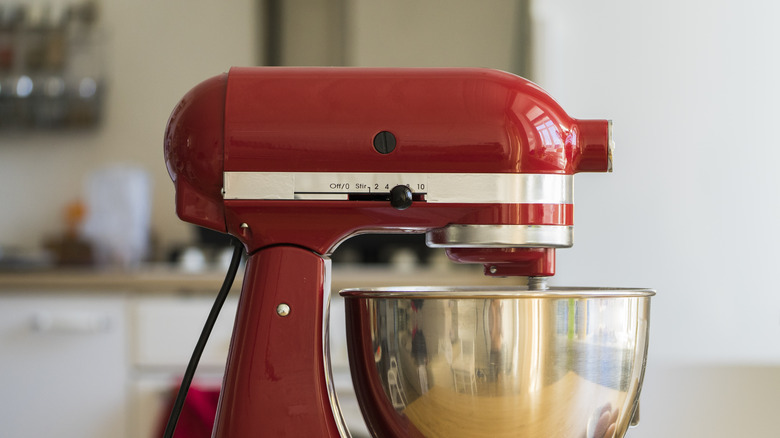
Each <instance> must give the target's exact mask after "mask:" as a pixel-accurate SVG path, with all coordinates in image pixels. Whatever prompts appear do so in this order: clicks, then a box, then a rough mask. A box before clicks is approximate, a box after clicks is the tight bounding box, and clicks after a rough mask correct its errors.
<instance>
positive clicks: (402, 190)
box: [390, 186, 412, 210]
mask: <svg viewBox="0 0 780 438" xmlns="http://www.w3.org/2000/svg"><path fill="white" fill-rule="evenodd" d="M390 205H392V206H393V208H395V209H397V210H406V209H407V208H409V207H411V206H412V189H410V188H409V187H407V186H395V187H393V188H392V189H391V190H390Z"/></svg>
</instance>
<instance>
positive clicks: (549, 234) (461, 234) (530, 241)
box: [425, 225, 574, 248]
mask: <svg viewBox="0 0 780 438" xmlns="http://www.w3.org/2000/svg"><path fill="white" fill-rule="evenodd" d="M573 228H574V227H572V226H570V225H447V226H446V227H444V228H437V229H435V230H431V231H428V232H427V233H425V243H426V244H427V245H428V246H429V247H431V248H522V247H534V248H539V247H542V248H569V247H571V246H572V244H573V243H574V240H573Z"/></svg>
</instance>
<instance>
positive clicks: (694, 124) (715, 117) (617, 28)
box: [535, 0, 780, 437]
mask: <svg viewBox="0 0 780 438" xmlns="http://www.w3.org/2000/svg"><path fill="white" fill-rule="evenodd" d="M777 16H780V4H778V3H776V2H768V1H760V0H740V1H736V0H731V1H729V0H716V1H709V2H700V1H693V0H657V1H653V2H626V1H620V0H593V1H581V0H543V1H537V2H536V7H535V17H536V22H537V25H538V27H537V31H538V32H537V33H536V36H537V40H536V53H537V56H536V61H537V64H536V67H537V69H538V70H537V73H538V74H537V78H536V79H537V81H538V82H539V83H540V85H542V86H543V87H544V88H546V89H547V90H548V91H549V92H550V93H551V94H552V95H553V96H555V97H556V98H557V99H558V100H559V101H560V102H561V104H562V105H563V107H564V108H566V109H567V111H569V113H570V114H571V115H573V116H575V117H603V118H611V119H613V120H614V128H615V138H616V142H617V149H616V154H615V172H614V173H613V174H609V175H595V174H594V175H585V174H582V175H578V176H577V177H575V181H576V182H575V245H574V248H572V249H569V250H562V251H558V254H559V258H558V272H559V274H558V275H557V279H556V282H557V284H578V285H581V284H584V285H612V286H646V287H654V288H656V289H657V291H658V295H657V296H656V297H655V298H654V299H653V305H652V306H653V309H652V316H651V336H650V352H649V358H648V367H647V375H646V378H645V384H644V390H643V392H642V419H641V421H640V425H639V427H638V428H637V429H635V430H632V431H631V432H630V433H629V434H628V436H630V437H662V436H663V437H689V436H702V437H704V436H706V437H730V436H750V437H774V436H777V431H776V424H775V423H776V421H775V419H774V418H773V417H772V414H771V412H773V411H777V406H778V405H777V392H776V389H777V382H779V381H780V367H778V365H780V291H779V290H778V289H779V288H778V286H777V279H776V275H775V274H776V273H777V264H778V255H777V248H778V247H780V229H778V227H777V226H776V224H777V223H778V222H780V196H779V195H780V172H778V171H777V169H776V163H778V162H780V148H778V146H780V145H779V144H778V142H779V141H780V140H778V138H777V135H775V133H774V131H775V130H776V128H775V127H776V125H777V120H778V116H780V107H778V105H777V102H778V100H780V82H778V77H780V52H778V42H780V27H778V26H777V25H776V17H777Z"/></svg>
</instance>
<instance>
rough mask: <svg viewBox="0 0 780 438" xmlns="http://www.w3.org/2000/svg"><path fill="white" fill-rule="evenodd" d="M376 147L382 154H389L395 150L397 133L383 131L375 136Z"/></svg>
mask: <svg viewBox="0 0 780 438" xmlns="http://www.w3.org/2000/svg"><path fill="white" fill-rule="evenodd" d="M374 149H376V151H377V152H379V153H380V154H389V153H390V152H393V150H395V135H393V133H392V132H390V131H382V132H380V133H379V134H377V135H375V136H374Z"/></svg>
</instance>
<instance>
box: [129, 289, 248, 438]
mask: <svg viewBox="0 0 780 438" xmlns="http://www.w3.org/2000/svg"><path fill="white" fill-rule="evenodd" d="M213 302H214V296H213V295H208V294H197V295H186V294H176V293H167V294H166V293H155V294H153V295H152V294H145V295H143V294H141V295H138V296H136V297H133V298H132V299H131V300H130V303H129V318H130V322H129V345H130V364H131V379H130V381H131V400H130V418H131V428H130V433H131V435H130V436H131V437H132V438H152V437H156V435H155V433H157V432H158V429H159V427H160V424H161V421H165V419H166V418H167V414H168V411H167V409H168V405H169V403H170V399H171V396H172V394H173V393H174V391H175V390H176V389H177V387H178V384H179V383H180V382H181V377H182V375H183V374H184V371H185V369H186V367H187V363H188V362H189V360H190V356H191V355H192V351H193V349H194V348H195V344H196V342H197V340H198V337H199V336H200V333H201V330H202V329H203V325H204V323H205V322H206V317H207V316H208V314H209V312H210V310H211V307H212V305H213ZM237 305H238V300H237V297H231V298H229V299H228V300H227V301H226V302H225V305H224V306H223V307H222V311H221V312H220V315H219V318H218V319H217V323H216V325H215V326H214V330H213V331H212V332H211V336H210V337H209V340H208V342H207V344H206V349H205V351H204V352H203V356H202V357H201V360H200V363H199V365H198V370H197V372H196V374H195V379H194V380H193V383H192V384H193V386H199V387H201V388H219V386H220V384H221V383H222V375H223V373H224V369H225V362H226V360H227V354H228V350H229V348H230V338H231V334H232V331H233V321H234V319H235V314H236V308H237Z"/></svg>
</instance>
